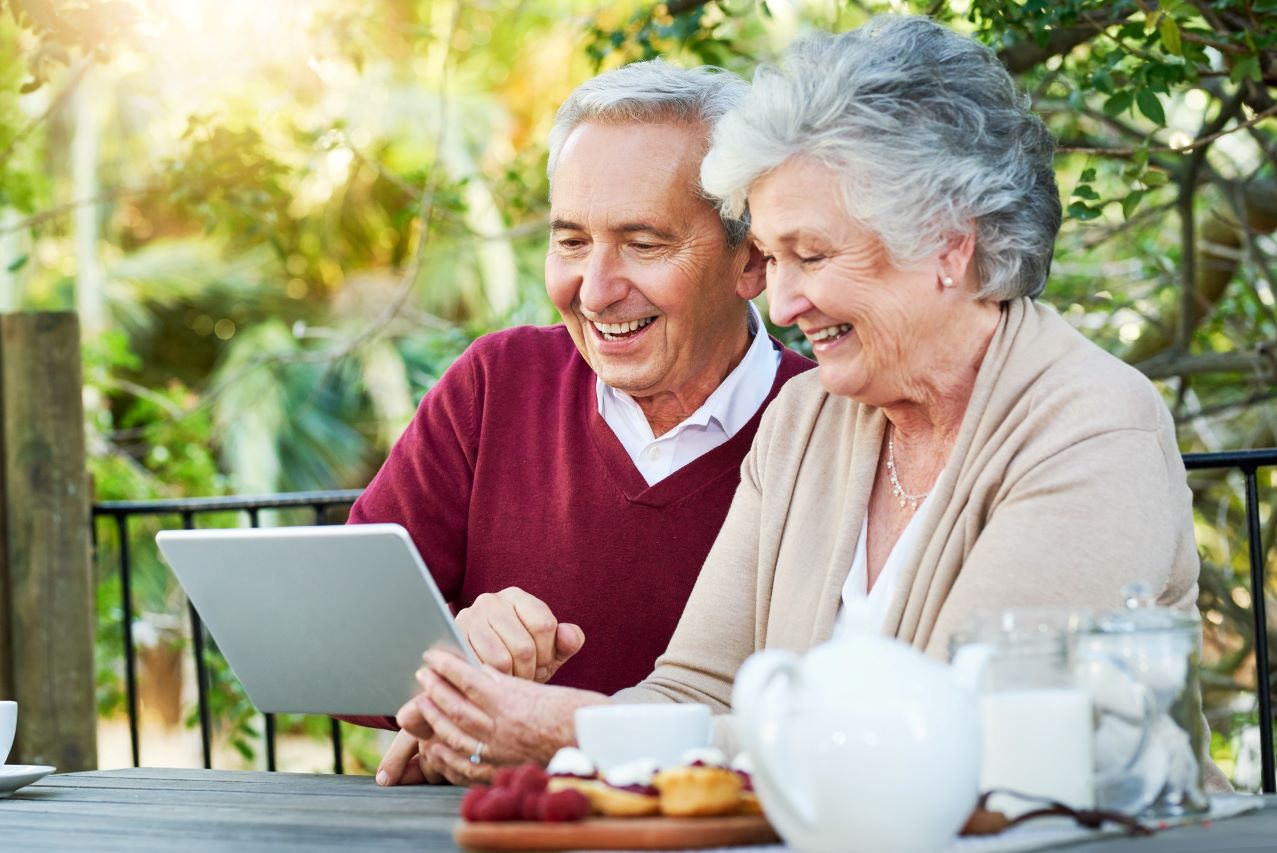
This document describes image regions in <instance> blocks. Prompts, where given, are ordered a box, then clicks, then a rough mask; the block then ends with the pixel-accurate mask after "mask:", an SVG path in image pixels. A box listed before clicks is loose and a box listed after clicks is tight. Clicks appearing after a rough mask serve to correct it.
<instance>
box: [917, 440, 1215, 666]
mask: <svg viewBox="0 0 1277 853" xmlns="http://www.w3.org/2000/svg"><path fill="white" fill-rule="evenodd" d="M1162 445H1163V442H1162V441H1161V440H1159V436H1158V432H1157V430H1152V429H1117V430H1110V431H1106V432H1103V433H1099V434H1096V435H1092V436H1090V437H1087V438H1084V439H1082V440H1079V441H1076V442H1075V443H1073V444H1070V445H1068V446H1066V447H1063V448H1061V449H1058V450H1056V451H1055V452H1052V453H1050V454H1049V455H1045V456H1044V457H1043V458H1041V459H1039V460H1036V461H1034V462H1033V463H1032V464H1031V465H1029V467H1027V468H1026V469H1025V470H1023V471H1014V472H1013V471H1011V470H1008V472H1007V474H1008V477H1007V480H1006V481H1004V483H1003V484H1002V488H1001V489H999V490H998V494H997V497H996V498H995V500H994V502H993V503H992V506H991V507H990V508H989V509H988V511H987V516H986V518H985V523H984V524H983V527H982V529H979V530H973V531H970V533H969V535H972V536H974V537H975V541H974V543H973V544H972V546H971V547H970V550H969V551H968V552H967V554H966V557H965V559H964V560H963V561H962V564H961V569H960V571H959V573H958V575H957V577H956V579H955V580H954V582H953V586H952V590H950V591H948V592H947V594H945V596H944V598H943V599H942V600H943V604H942V605H940V612H939V616H938V618H937V620H936V627H935V631H934V632H933V633H932V635H931V636H930V638H929V639H928V641H927V648H928V651H930V652H932V653H933V654H936V655H938V656H941V657H947V651H948V649H947V645H948V638H949V636H950V635H951V633H952V632H953V631H954V630H955V629H958V628H960V627H961V625H962V623H963V622H964V621H965V620H966V619H967V618H968V617H969V616H970V615H971V614H972V613H974V612H975V611H978V610H981V609H987V608H994V609H1005V608H1019V607H1084V608H1091V609H1095V610H1110V609H1113V608H1115V607H1117V606H1118V605H1119V604H1120V595H1119V593H1120V590H1121V588H1122V587H1123V586H1124V585H1126V584H1127V583H1130V582H1132V581H1142V582H1144V583H1146V584H1147V585H1148V586H1149V588H1150V589H1151V590H1153V591H1154V592H1155V593H1157V594H1158V600H1159V603H1161V604H1163V605H1169V606H1181V607H1183V606H1185V603H1186V602H1187V603H1188V606H1193V604H1194V603H1195V600H1196V592H1197V588H1196V584H1197V574H1198V568H1199V564H1198V559H1197V551H1196V548H1195V547H1194V544H1193V543H1194V539H1193V527H1192V524H1193V517H1192V507H1191V494H1190V493H1189V490H1188V486H1187V483H1186V482H1185V480H1184V475H1183V469H1182V467H1180V468H1179V470H1178V476H1175V475H1176V473H1177V472H1176V470H1175V466H1176V465H1177V464H1178V455H1177V454H1175V455H1174V459H1171V458H1169V457H1168V455H1167V453H1166V452H1165V450H1164V448H1163V446H1162ZM955 533H956V534H959V535H961V534H960V531H955ZM937 592H941V593H942V594H944V593H943V592H942V591H938V590H933V591H932V594H931V595H934V594H935V593H937ZM931 595H929V596H928V598H930V597H931ZM928 604H930V602H928ZM924 606H926V605H924Z"/></svg>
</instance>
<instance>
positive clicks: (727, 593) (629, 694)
mask: <svg viewBox="0 0 1277 853" xmlns="http://www.w3.org/2000/svg"><path fill="white" fill-rule="evenodd" d="M768 414H770V412H769V413H768ZM769 420H770V418H769V417H767V416H766V415H765V416H764V419H763V424H762V426H760V428H759V433H758V435H757V436H756V437H755V440H754V445H753V448H752V449H751V450H750V452H749V454H748V455H747V456H746V457H745V461H744V462H743V463H742V464H741V482H740V486H739V487H738V488H737V489H736V495H735V497H734V498H733V499H732V505H731V509H730V510H728V513H727V519H726V520H725V521H724V522H723V526H722V528H721V529H720V530H719V533H718V538H717V539H715V540H714V546H713V547H712V548H711V549H710V552H709V556H707V557H706V558H705V565H704V567H703V568H702V569H701V573H700V575H699V576H698V577H697V580H696V585H695V586H694V587H693V589H692V594H691V597H690V598H689V599H688V601H687V607H686V609H684V611H683V615H682V617H681V618H680V619H679V622H678V627H677V628H676V629H675V630H674V635H673V636H672V637H671V638H670V643H669V646H668V647H667V648H666V650H665V653H664V654H663V655H661V656H660V657H659V658H657V660H656V669H655V670H654V671H653V672H652V674H651V675H649V676H648V677H647V678H646V679H644V680H643V681H642V683H640V684H639V685H637V686H636V687H631V688H627V689H625V690H622V691H620V692H619V693H616V694H615V695H614V697H613V698H615V699H616V700H617V701H620V702H704V703H706V704H707V705H709V706H710V707H711V708H713V709H714V710H715V711H716V712H725V711H727V710H729V709H730V708H731V702H732V683H733V681H734V680H735V678H736V671H737V670H738V669H740V666H741V664H743V663H744V662H745V659H746V658H747V657H749V656H750V655H751V654H753V653H754V651H755V636H756V633H757V621H756V620H757V612H758V607H757V603H758V593H757V582H756V581H757V577H758V559H759V531H760V512H761V507H762V488H761V482H762V477H761V474H760V470H759V468H760V457H759V448H760V446H765V443H766V439H765V436H764V431H765V430H766V427H767V424H768V422H769Z"/></svg>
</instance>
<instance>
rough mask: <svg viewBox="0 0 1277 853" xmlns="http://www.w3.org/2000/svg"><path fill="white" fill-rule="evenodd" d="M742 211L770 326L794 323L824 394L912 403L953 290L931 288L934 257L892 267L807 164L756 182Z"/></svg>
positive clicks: (829, 174) (824, 178)
mask: <svg viewBox="0 0 1277 853" xmlns="http://www.w3.org/2000/svg"><path fill="white" fill-rule="evenodd" d="M749 209H750V213H751V216H752V229H753V235H754V239H755V242H756V243H757V244H758V247H759V249H760V250H761V251H762V252H763V255H764V256H765V257H766V260H767V301H768V305H769V308H770V312H771V318H772V321H773V322H775V323H776V324H778V325H784V326H789V325H794V324H797V326H798V327H799V329H801V330H802V332H803V334H805V335H806V336H807V339H808V340H810V341H811V343H812V350H813V351H814V353H815V355H816V360H817V361H818V362H819V364H820V381H821V384H822V385H823V386H824V387H825V389H826V390H828V391H829V392H830V393H833V394H840V395H842V396H844V397H850V398H852V399H854V400H856V401H858V402H861V403H867V404H870V405H875V406H884V405H891V404H893V403H897V402H901V401H903V400H913V399H919V397H920V396H921V393H922V388H923V387H924V386H925V384H926V380H927V376H926V375H925V369H926V366H927V365H928V364H933V363H935V362H934V361H932V357H933V356H934V357H938V358H940V359H941V360H942V361H943V358H944V354H943V344H942V341H943V340H944V338H945V337H946V331H945V326H944V321H945V319H946V313H947V312H948V311H950V310H951V309H952V307H953V306H954V297H955V296H956V291H959V290H961V289H962V288H960V287H943V286H942V285H941V284H940V279H939V276H940V274H941V267H940V262H941V259H940V258H939V257H937V258H935V259H928V260H926V261H924V262H922V263H920V264H919V265H918V266H917V267H916V268H911V269H901V268H899V267H896V266H894V265H893V264H892V263H891V261H890V259H889V258H888V256H887V253H886V251H885V250H884V249H883V248H882V246H881V245H880V244H879V242H878V240H877V238H876V237H875V236H874V235H873V234H872V233H871V232H870V231H868V230H866V229H865V228H863V227H861V226H859V225H857V224H855V223H854V222H852V221H851V220H850V218H848V216H847V215H846V213H845V212H844V211H843V205H842V199H841V196H840V191H839V182H838V180H837V178H836V176H835V174H834V173H833V171H832V170H830V169H829V168H828V167H825V166H822V165H820V164H816V163H812V162H810V161H806V160H789V161H787V162H786V163H784V164H782V165H781V166H779V167H778V168H776V169H774V170H772V171H771V172H769V173H767V174H766V175H765V176H764V177H762V178H760V179H759V180H757V181H756V182H755V183H754V185H753V186H751V187H750V190H749ZM959 280H960V277H959ZM949 319H950V320H952V319H954V318H953V315H952V314H950V315H949Z"/></svg>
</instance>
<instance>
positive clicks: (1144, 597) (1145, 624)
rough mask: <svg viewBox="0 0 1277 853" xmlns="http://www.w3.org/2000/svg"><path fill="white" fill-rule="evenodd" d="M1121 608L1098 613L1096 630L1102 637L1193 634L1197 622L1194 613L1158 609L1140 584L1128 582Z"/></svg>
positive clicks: (1151, 597) (1145, 586)
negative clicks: (1153, 632) (1152, 633)
mask: <svg viewBox="0 0 1277 853" xmlns="http://www.w3.org/2000/svg"><path fill="white" fill-rule="evenodd" d="M1121 594H1122V607H1121V608H1119V609H1118V610H1114V611H1111V612H1109V613H1104V614H1102V615H1101V616H1100V617H1099V618H1098V619H1097V620H1096V625H1095V627H1096V630H1097V631H1098V632H1100V633H1104V634H1119V633H1125V634H1130V633H1136V632H1144V631H1183V630H1185V629H1190V630H1193V631H1197V630H1199V629H1200V627H1201V620H1200V618H1199V617H1198V615H1197V612H1196V610H1194V611H1193V612H1191V613H1185V612H1183V611H1181V610H1172V609H1171V608H1169V607H1159V606H1158V604H1157V597H1156V596H1155V595H1154V594H1153V593H1152V591H1151V590H1150V589H1149V588H1148V585H1147V584H1144V583H1139V582H1136V583H1129V584H1127V585H1126V586H1124V587H1122V593H1121Z"/></svg>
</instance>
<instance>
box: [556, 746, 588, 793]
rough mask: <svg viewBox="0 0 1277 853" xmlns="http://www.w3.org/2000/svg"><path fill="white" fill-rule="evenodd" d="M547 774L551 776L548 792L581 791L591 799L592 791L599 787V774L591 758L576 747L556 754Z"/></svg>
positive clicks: (566, 748)
mask: <svg viewBox="0 0 1277 853" xmlns="http://www.w3.org/2000/svg"><path fill="white" fill-rule="evenodd" d="M545 772H546V773H548V774H550V781H549V783H548V784H547V785H546V790H547V791H550V792H556V791H580V792H581V793H582V794H585V795H586V797H589V795H590V791H591V790H592V789H593V788H596V787H598V785H599V782H598V778H599V774H598V771H597V770H596V769H595V767H594V762H593V761H591V760H590V757H589V756H588V755H586V754H585V753H584V752H582V751H581V750H579V749H577V748H576V747H574V746H566V747H564V748H563V749H560V750H559V751H558V752H556V753H555V754H554V757H553V758H551V759H550V763H549V764H548V765H546V768H545Z"/></svg>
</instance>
